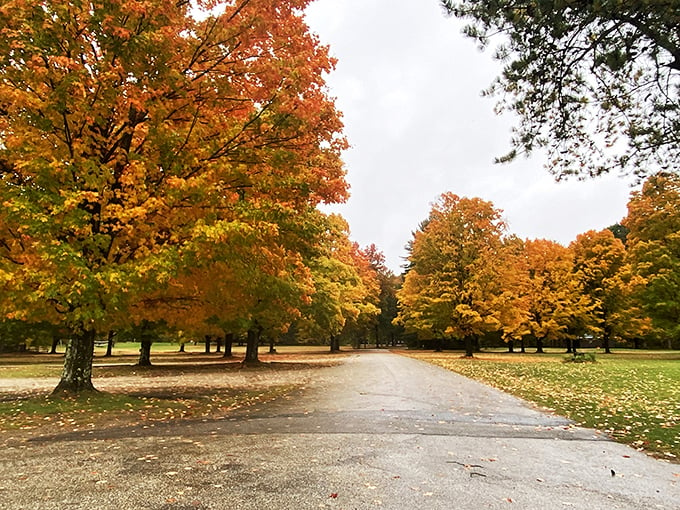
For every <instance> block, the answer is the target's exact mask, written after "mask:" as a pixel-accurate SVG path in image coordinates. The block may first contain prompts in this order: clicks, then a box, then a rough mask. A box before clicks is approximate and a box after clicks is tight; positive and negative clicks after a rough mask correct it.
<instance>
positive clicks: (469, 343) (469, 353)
mask: <svg viewBox="0 0 680 510" xmlns="http://www.w3.org/2000/svg"><path fill="white" fill-rule="evenodd" d="M465 357H466V358H472V357H474V338H472V337H471V336H470V335H468V336H466V337H465Z"/></svg>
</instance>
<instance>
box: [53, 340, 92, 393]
mask: <svg viewBox="0 0 680 510" xmlns="http://www.w3.org/2000/svg"><path fill="white" fill-rule="evenodd" d="M95 335H96V333H95V332H94V331H84V332H83V333H80V334H78V335H74V336H73V337H72V338H71V340H70V341H69V342H68V344H67V346H66V354H65V356H64V370H63V371H62V373H61V380H60V381H59V384H57V387H56V388H54V391H53V392H52V394H53V395H54V394H60V393H67V394H75V393H84V392H88V391H97V390H96V389H95V387H94V385H93V384H92V359H93V357H94V338H95Z"/></svg>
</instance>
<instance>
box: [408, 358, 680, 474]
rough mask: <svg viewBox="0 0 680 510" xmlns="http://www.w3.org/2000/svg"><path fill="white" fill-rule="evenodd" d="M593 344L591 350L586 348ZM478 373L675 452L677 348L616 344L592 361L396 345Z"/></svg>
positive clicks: (622, 436)
mask: <svg viewBox="0 0 680 510" xmlns="http://www.w3.org/2000/svg"><path fill="white" fill-rule="evenodd" d="M590 352H593V351H590ZM400 353H401V354H404V355H407V356H410V357H413V358H417V359H420V360H423V361H427V362H429V363H434V364H436V365H439V366H442V367H444V368H446V369H448V370H452V371H454V372H457V373H459V374H461V375H464V376H467V377H470V378H473V379H477V380H479V381H482V382H485V383H487V384H489V385H491V386H494V387H496V388H499V389H501V390H503V391H507V392H508V393H512V394H513V395H516V396H518V397H521V398H523V399H526V400H528V401H530V402H534V403H536V404H538V405H539V406H542V407H545V408H547V409H549V410H552V411H554V412H555V413H557V414H560V415H563V416H566V417H568V418H570V419H572V420H574V421H575V422H576V423H578V424H579V425H583V426H586V427H593V428H597V429H600V430H602V431H604V432H606V433H608V434H609V435H611V436H612V437H613V438H614V439H616V440H618V441H621V442H624V443H627V444H630V445H632V446H634V447H636V448H638V449H640V450H644V451H647V452H649V453H652V454H654V455H656V456H659V457H662V458H666V459H670V460H673V461H675V462H677V461H678V459H680V352H677V351H634V350H621V351H617V352H615V353H614V354H610V355H605V354H597V355H596V359H597V362H596V363H564V362H563V360H564V358H565V355H564V351H563V350H562V351H559V352H558V351H557V350H552V351H549V352H548V353H547V354H517V353H514V354H510V353H502V352H482V353H478V354H476V355H475V358H474V359H465V358H463V357H461V353H460V352H445V353H441V352H440V353H437V352H431V351H428V352H426V351H400Z"/></svg>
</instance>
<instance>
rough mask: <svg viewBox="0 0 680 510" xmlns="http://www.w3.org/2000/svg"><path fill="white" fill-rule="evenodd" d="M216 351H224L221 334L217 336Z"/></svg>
mask: <svg viewBox="0 0 680 510" xmlns="http://www.w3.org/2000/svg"><path fill="white" fill-rule="evenodd" d="M215 352H222V339H221V338H220V337H219V336H216V337H215Z"/></svg>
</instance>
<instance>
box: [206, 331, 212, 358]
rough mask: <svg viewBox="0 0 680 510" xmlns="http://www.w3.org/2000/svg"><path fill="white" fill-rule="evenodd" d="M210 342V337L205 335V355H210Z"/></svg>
mask: <svg viewBox="0 0 680 510" xmlns="http://www.w3.org/2000/svg"><path fill="white" fill-rule="evenodd" d="M211 341H212V336H210V335H205V353H206V354H210V342H211Z"/></svg>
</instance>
